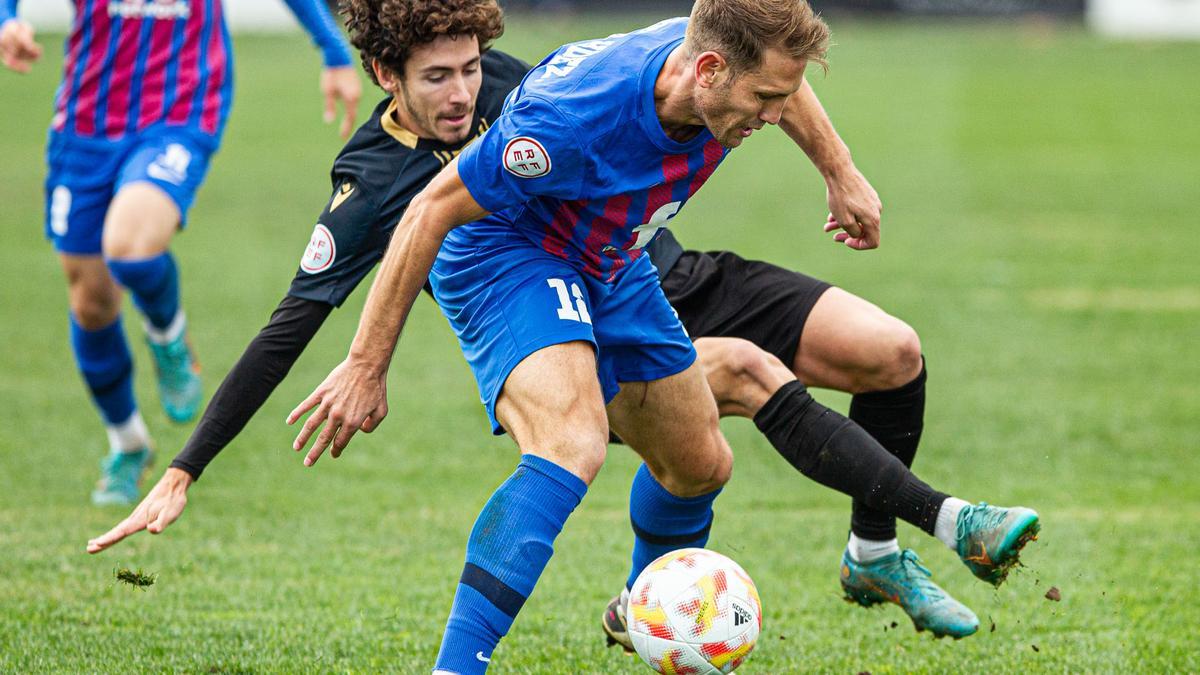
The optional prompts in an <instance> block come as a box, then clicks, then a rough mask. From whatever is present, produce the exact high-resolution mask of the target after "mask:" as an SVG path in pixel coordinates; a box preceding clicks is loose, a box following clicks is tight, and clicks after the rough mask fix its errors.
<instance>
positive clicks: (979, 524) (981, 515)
mask: <svg viewBox="0 0 1200 675" xmlns="http://www.w3.org/2000/svg"><path fill="white" fill-rule="evenodd" d="M1007 515H1008V512H1007V510H1006V509H1000V508H995V507H990V506H988V504H987V502H979V504H978V505H974V506H964V507H963V513H962V514H960V516H959V519H958V525H957V526H956V527H955V529H954V538H955V539H957V540H958V541H962V540H963V538H964V537H966V536H967V531H968V530H969V529H974V530H988V529H991V528H994V527H999V526H1000V524H1001V523H1003V522H1004V518H1005V517H1006V516H1007Z"/></svg>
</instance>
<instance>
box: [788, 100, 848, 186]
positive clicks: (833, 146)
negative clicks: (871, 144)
mask: <svg viewBox="0 0 1200 675" xmlns="http://www.w3.org/2000/svg"><path fill="white" fill-rule="evenodd" d="M779 127H780V128H781V129H783V131H784V133H786V134H787V135H788V136H789V137H790V138H791V139H792V140H793V141H794V142H795V143H796V145H798V146H800V149H801V150H803V151H804V154H806V155H808V158H809V160H811V161H812V163H813V165H814V166H816V167H817V170H818V171H820V172H821V175H823V176H825V177H826V179H828V178H831V177H833V176H836V175H837V174H838V173H839V172H842V171H846V170H848V169H851V168H853V166H854V162H853V161H852V160H851V158H850V148H848V147H847V146H846V144H845V143H844V142H842V139H841V137H840V136H838V134H837V131H836V130H834V128H833V122H831V121H830V120H829V115H827V114H826V113H825V108H824V107H823V106H822V105H821V101H820V100H819V99H818V98H817V94H816V92H814V91H813V90H812V87H811V86H809V84H808V81H807V80H805V81H804V83H803V84H802V85H801V86H800V89H799V91H797V92H796V93H795V94H792V95H791V96H790V97H789V98H788V102H787V105H786V106H785V107H784V109H783V118H782V119H781V120H780V121H779Z"/></svg>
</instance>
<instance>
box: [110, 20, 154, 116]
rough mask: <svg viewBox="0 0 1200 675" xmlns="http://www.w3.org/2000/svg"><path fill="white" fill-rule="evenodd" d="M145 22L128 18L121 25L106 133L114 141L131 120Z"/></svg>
mask: <svg viewBox="0 0 1200 675" xmlns="http://www.w3.org/2000/svg"><path fill="white" fill-rule="evenodd" d="M142 21H145V19H125V20H124V21H122V22H121V36H120V37H119V38H117V56H116V59H115V60H114V61H113V65H112V73H111V75H109V85H108V86H109V89H108V110H107V111H106V112H105V114H104V134H105V135H106V136H108V137H109V138H110V139H116V138H119V137H120V136H121V135H122V134H123V133H124V132H125V125H126V123H127V122H128V121H129V96H130V87H131V86H132V85H133V68H134V65H136V63H137V56H138V43H139V42H140V40H141V34H142Z"/></svg>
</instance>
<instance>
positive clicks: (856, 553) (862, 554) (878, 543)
mask: <svg viewBox="0 0 1200 675" xmlns="http://www.w3.org/2000/svg"><path fill="white" fill-rule="evenodd" d="M846 550H847V551H849V552H850V557H851V558H853V559H854V562H857V563H872V562H875V561H876V560H879V559H880V558H884V557H886V556H889V555H891V554H893V553H899V552H900V542H898V541H896V540H895V539H882V540H879V539H860V538H859V537H858V536H857V535H855V534H854V533H853V532H851V533H850V540H849V541H847V542H846Z"/></svg>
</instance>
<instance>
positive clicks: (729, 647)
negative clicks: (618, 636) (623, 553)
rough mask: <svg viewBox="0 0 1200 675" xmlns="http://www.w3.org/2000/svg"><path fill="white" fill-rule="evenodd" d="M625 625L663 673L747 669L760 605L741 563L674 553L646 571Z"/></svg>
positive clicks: (702, 552) (704, 674)
mask: <svg viewBox="0 0 1200 675" xmlns="http://www.w3.org/2000/svg"><path fill="white" fill-rule="evenodd" d="M625 621H626V623H627V625H628V626H629V637H630V639H632V641H633V647H634V649H635V650H636V651H637V653H638V656H640V657H642V660H643V661H645V662H646V664H647V665H649V666H650V667H651V668H653V669H654V670H657V671H658V672H660V673H664V674H665V675H684V674H685V673H686V674H688V675H716V674H717V673H731V672H733V670H734V669H735V668H737V667H738V666H740V665H742V663H743V662H744V661H745V660H746V658H747V657H748V656H750V652H751V651H752V650H753V649H754V644H755V642H757V641H758V634H759V631H761V630H762V603H761V602H760V601H759V599H758V589H756V588H755V587H754V582H753V581H751V580H750V576H749V575H748V574H746V572H745V570H743V569H742V568H741V567H740V566H739V565H738V564H737V563H735V562H733V561H732V560H730V559H729V558H726V557H725V556H723V555H721V554H720V553H716V552H714V551H709V550H707V549H703V548H685V549H680V550H678V551H672V552H670V553H668V554H666V555H664V556H662V557H661V558H659V559H658V560H655V561H654V562H652V563H650V565H649V566H648V567H647V568H646V569H645V570H643V571H642V573H641V575H640V576H638V578H637V581H636V582H635V583H634V584H633V588H632V589H631V590H630V591H629V607H628V609H627V610H626V615H625Z"/></svg>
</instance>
